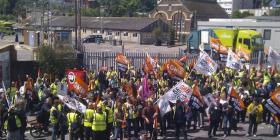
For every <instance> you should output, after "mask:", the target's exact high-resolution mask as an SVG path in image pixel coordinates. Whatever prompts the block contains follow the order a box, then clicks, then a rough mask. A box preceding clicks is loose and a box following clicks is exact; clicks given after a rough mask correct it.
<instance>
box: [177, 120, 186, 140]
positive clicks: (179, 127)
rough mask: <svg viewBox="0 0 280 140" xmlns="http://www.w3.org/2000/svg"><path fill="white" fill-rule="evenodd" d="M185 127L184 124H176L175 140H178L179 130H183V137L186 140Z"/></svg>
mask: <svg viewBox="0 0 280 140" xmlns="http://www.w3.org/2000/svg"><path fill="white" fill-rule="evenodd" d="M185 126H186V123H185V122H182V123H176V138H177V139H179V136H180V131H181V129H183V135H185V139H187V134H186V128H185Z"/></svg>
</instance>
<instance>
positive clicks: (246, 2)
mask: <svg viewBox="0 0 280 140" xmlns="http://www.w3.org/2000/svg"><path fill="white" fill-rule="evenodd" d="M217 2H218V4H219V5H220V6H221V7H222V8H224V9H225V11H226V12H227V13H228V15H231V14H232V13H233V12H234V11H238V10H239V9H251V8H253V6H254V3H253V2H254V0H217Z"/></svg>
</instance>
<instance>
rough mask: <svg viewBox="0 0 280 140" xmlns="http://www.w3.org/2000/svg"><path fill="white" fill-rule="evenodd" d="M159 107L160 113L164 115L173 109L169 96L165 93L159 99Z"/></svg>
mask: <svg viewBox="0 0 280 140" xmlns="http://www.w3.org/2000/svg"><path fill="white" fill-rule="evenodd" d="M157 104H158V107H159V110H160V115H161V116H164V115H165V114H166V113H168V112H170V111H171V107H170V104H169V101H168V98H167V97H166V96H165V95H164V96H162V97H161V98H159V100H158V103H157Z"/></svg>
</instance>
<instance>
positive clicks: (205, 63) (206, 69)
mask: <svg viewBox="0 0 280 140" xmlns="http://www.w3.org/2000/svg"><path fill="white" fill-rule="evenodd" d="M217 68H218V64H217V63H216V62H215V61H214V60H212V59H211V58H210V56H209V55H208V54H207V53H206V52H204V51H202V52H200V55H199V59H198V61H197V63H196V65H195V67H194V69H195V70H197V71H198V72H200V73H202V74H205V75H208V76H211V75H212V74H213V73H215V72H216V70H217Z"/></svg>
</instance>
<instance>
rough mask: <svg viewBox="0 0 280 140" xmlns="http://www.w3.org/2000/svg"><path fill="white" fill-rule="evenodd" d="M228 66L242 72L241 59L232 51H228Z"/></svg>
mask: <svg viewBox="0 0 280 140" xmlns="http://www.w3.org/2000/svg"><path fill="white" fill-rule="evenodd" d="M226 66H227V67H229V68H231V69H235V70H240V69H241V62H240V58H239V57H238V55H237V54H235V53H234V52H232V51H231V50H229V51H228V56H227V64H226Z"/></svg>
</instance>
